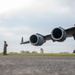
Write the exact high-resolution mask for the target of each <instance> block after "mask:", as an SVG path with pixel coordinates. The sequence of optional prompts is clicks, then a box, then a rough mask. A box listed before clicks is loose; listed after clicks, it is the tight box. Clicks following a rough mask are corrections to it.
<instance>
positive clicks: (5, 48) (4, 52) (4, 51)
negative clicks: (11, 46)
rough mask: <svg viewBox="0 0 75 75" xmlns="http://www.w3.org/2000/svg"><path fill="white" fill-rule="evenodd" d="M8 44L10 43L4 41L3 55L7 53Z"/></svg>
mask: <svg viewBox="0 0 75 75" xmlns="http://www.w3.org/2000/svg"><path fill="white" fill-rule="evenodd" d="M7 46H8V44H7V43H6V41H4V48H3V55H7Z"/></svg>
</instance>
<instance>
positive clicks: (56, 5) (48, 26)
mask: <svg viewBox="0 0 75 75" xmlns="http://www.w3.org/2000/svg"><path fill="white" fill-rule="evenodd" d="M74 23H75V0H0V52H2V51H3V43H4V40H5V41H7V43H8V52H11V51H15V52H20V51H21V50H25V51H26V50H29V51H30V52H32V51H37V52H40V48H43V49H44V51H45V52H71V53H72V52H73V50H74V49H75V41H74V39H73V37H72V38H68V39H66V40H65V41H64V42H62V43H58V42H55V43H54V42H52V41H47V42H46V43H45V44H44V45H42V46H40V47H34V46H32V45H31V44H27V45H20V41H21V37H22V36H23V37H24V40H25V41H27V40H29V37H30V36H31V35H32V34H35V33H40V34H43V35H47V34H50V33H51V31H52V30H53V29H54V28H56V27H59V26H61V27H63V28H64V29H66V28H70V27H73V26H74Z"/></svg>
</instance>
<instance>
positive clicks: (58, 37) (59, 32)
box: [51, 27, 67, 42]
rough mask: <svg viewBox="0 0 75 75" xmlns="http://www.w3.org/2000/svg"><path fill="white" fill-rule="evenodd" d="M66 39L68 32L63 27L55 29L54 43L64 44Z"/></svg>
mask: <svg viewBox="0 0 75 75" xmlns="http://www.w3.org/2000/svg"><path fill="white" fill-rule="evenodd" d="M66 37H67V34H66V31H65V30H64V29H63V28H61V27H59V28H55V29H53V31H52V33H51V38H52V40H53V41H58V42H63V41H64V40H65V39H66Z"/></svg>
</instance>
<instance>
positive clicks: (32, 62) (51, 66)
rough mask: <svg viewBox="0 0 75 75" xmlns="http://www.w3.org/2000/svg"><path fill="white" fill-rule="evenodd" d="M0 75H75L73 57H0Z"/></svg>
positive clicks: (74, 60)
mask: <svg viewBox="0 0 75 75" xmlns="http://www.w3.org/2000/svg"><path fill="white" fill-rule="evenodd" d="M0 75H75V57H74V56H71V57H70V56H60V57H59V56H0Z"/></svg>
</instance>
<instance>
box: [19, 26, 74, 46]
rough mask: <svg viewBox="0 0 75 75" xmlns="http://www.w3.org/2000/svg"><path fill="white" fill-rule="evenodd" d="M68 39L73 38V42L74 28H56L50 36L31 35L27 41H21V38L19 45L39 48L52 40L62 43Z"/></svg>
mask: <svg viewBox="0 0 75 75" xmlns="http://www.w3.org/2000/svg"><path fill="white" fill-rule="evenodd" d="M68 37H73V38H74V40H75V26H74V27H70V28H67V29H64V28H62V27H56V28H54V29H53V30H52V32H51V34H48V35H45V36H44V35H41V34H39V33H36V34H33V35H31V36H30V38H29V41H25V42H24V41H23V37H22V39H21V43H20V44H28V43H31V44H32V45H34V46H41V45H43V44H44V43H45V42H46V41H48V40H52V41H53V42H56V41H57V42H63V41H65V40H66V38H68Z"/></svg>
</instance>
